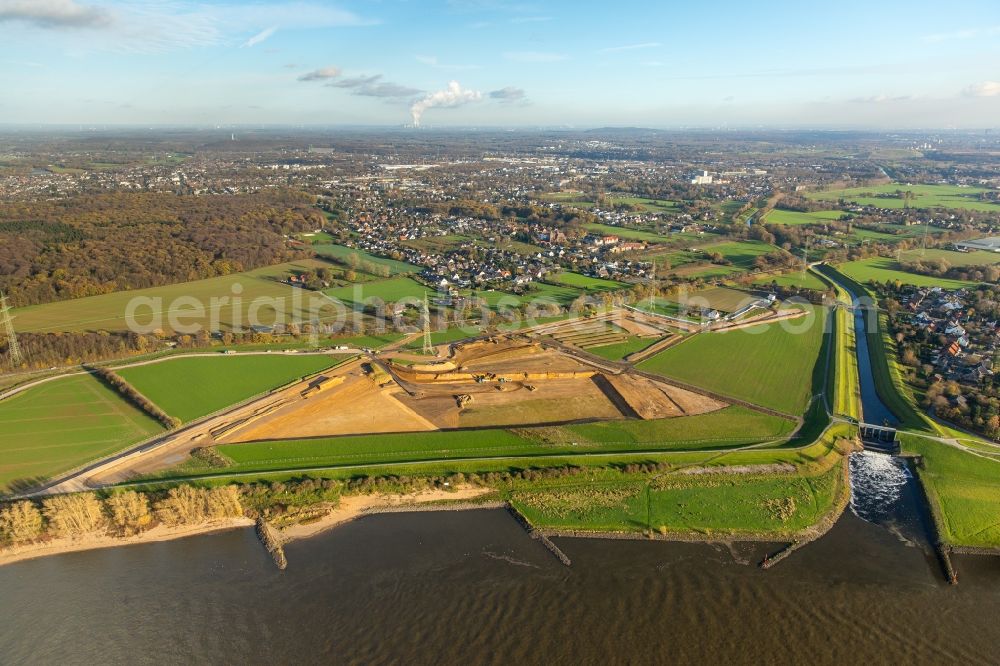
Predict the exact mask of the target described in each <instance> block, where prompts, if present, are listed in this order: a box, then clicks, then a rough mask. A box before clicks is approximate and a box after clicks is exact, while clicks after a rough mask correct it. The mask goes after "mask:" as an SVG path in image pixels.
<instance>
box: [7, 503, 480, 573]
mask: <svg viewBox="0 0 1000 666" xmlns="http://www.w3.org/2000/svg"><path fill="white" fill-rule="evenodd" d="M490 492H493V491H492V490H491V489H490V488H473V487H468V488H457V489H455V490H425V491H421V492H417V493H410V494H399V495H348V496H345V497H342V498H341V500H340V505H339V506H338V507H337V508H335V509H333V510H332V511H330V513H328V514H327V515H325V516H323V517H322V518H320V519H319V520H316V521H313V522H311V523H308V524H306V525H293V526H291V527H288V528H285V529H284V530H281V537H282V541H284V542H288V541H292V540H294V539H304V538H307V537H310V536H313V535H315V534H319V533H320V532H323V531H325V530H328V529H331V528H333V527H336V526H337V525H340V524H341V523H345V522H347V521H350V520H354V519H355V518H358V517H359V516H362V515H364V514H366V513H369V512H373V511H376V510H379V509H386V508H394V507H406V506H418V505H424V504H427V503H430V502H441V501H444V500H454V501H462V500H470V499H474V498H477V497H480V496H482V495H485V494H488V493H490ZM253 525H254V521H253V520H252V519H251V518H230V519H228V520H221V521H214V522H210V523H202V524H201V525H184V526H181V527H166V526H164V525H158V526H156V527H154V528H152V529H150V530H147V531H145V532H142V533H141V534H137V535H135V536H130V537H116V536H111V535H105V534H101V535H98V534H93V535H88V536H84V537H79V538H74V539H70V538H62V539H49V540H46V541H40V542H38V543H33V544H25V545H21V546H15V547H11V548H4V549H0V566H3V565H5V564H13V563H14V562H21V561H23V560H30V559H34V558H36V557H47V556H49V555H61V554H63V553H75V552H80V551H84V550H96V549H99V548H115V547H117V546H131V545H135V544H140V543H155V542H157V541H171V540H173V539H183V538H184V537H190V536H198V535H201V534H211V533H213V532H221V531H223V530H231V529H237V528H246V527H253Z"/></svg>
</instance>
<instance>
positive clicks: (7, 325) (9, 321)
mask: <svg viewBox="0 0 1000 666" xmlns="http://www.w3.org/2000/svg"><path fill="white" fill-rule="evenodd" d="M0 320H2V322H3V332H4V334H5V335H6V336H7V355H8V356H9V357H10V364H11V366H12V367H15V368H16V367H17V366H19V365H21V362H22V361H23V360H24V358H23V357H22V356H21V347H20V345H18V344H17V334H16V333H14V317H13V316H12V315H11V314H10V306H9V305H7V296H6V295H5V294H4V293H3V292H2V291H0Z"/></svg>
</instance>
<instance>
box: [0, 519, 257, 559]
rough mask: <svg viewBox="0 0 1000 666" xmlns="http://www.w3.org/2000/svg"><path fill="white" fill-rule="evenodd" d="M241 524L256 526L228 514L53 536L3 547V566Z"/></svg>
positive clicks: (1, 554) (176, 537)
mask: <svg viewBox="0 0 1000 666" xmlns="http://www.w3.org/2000/svg"><path fill="white" fill-rule="evenodd" d="M240 527H253V520H251V519H250V518H229V519H227V520H217V521H213V522H210V523H202V524H200V525H184V526H181V527H167V526H165V525H158V526H157V527H154V528H153V529H150V530H147V531H145V532H142V533H141V534H136V535H135V536H130V537H116V536H111V535H104V534H101V535H98V534H93V535H88V536H84V537H79V538H75V539H69V538H63V539H50V540H48V541H41V542H39V543H33V544H26V545H22V546H15V547H12V548H5V549H2V550H0V566H3V565H5V564H13V563H14V562H20V561H22V560H30V559H34V558H36V557H46V556H48V555H61V554H63V553H75V552H78V551H82V550H96V549H98V548H115V547H117V546H131V545H135V544H139V543H154V542H157V541H172V540H173V539H183V538H184V537H189V536H197V535H199V534H211V533H212V532H221V531H223V530H231V529H236V528H240Z"/></svg>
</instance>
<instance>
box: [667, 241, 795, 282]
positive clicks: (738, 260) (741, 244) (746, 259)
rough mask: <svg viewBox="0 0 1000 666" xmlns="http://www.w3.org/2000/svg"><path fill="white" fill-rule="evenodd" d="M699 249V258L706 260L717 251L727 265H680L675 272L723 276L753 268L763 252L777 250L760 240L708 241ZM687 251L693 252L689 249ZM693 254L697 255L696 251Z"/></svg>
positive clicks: (683, 274)
mask: <svg viewBox="0 0 1000 666" xmlns="http://www.w3.org/2000/svg"><path fill="white" fill-rule="evenodd" d="M697 249H698V250H700V251H701V253H703V254H701V255H700V258H701V259H702V260H707V258H708V256H709V255H712V254H715V253H716V252H718V253H719V254H721V255H722V257H723V258H724V259H725V260H727V261H729V262H730V263H729V264H727V265H714V264H704V265H700V266H696V265H686V266H681V267H680V268H679V269H678V270H676V271H675V272H676V273H677V274H678V275H680V276H683V277H699V278H704V279H711V278H719V277H725V276H727V275H730V274H732V273H737V272H742V271H747V270H750V269H752V268H753V263H754V260H755V259H756V258H757V257H759V256H761V255H764V254H768V253H770V252H775V251H777V248H775V247H774V246H773V245H768V244H767V243H762V242H760V241H753V240H750V241H724V242H721V243H710V244H708V245H702V246H700V247H698V248H697ZM689 252H693V250H692V251H689ZM695 256H699V255H698V254H697V253H696V254H695Z"/></svg>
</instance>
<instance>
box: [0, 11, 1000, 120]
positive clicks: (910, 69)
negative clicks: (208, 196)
mask: <svg viewBox="0 0 1000 666" xmlns="http://www.w3.org/2000/svg"><path fill="white" fill-rule="evenodd" d="M960 4H961V6H960V7H954V6H948V7H941V6H940V5H939V4H936V3H930V2H919V3H916V4H914V3H906V4H904V3H902V2H891V3H886V4H885V5H883V6H878V7H870V6H866V5H865V4H863V3H860V2H850V3H847V4H846V5H844V6H843V7H840V8H838V10H837V11H836V12H833V11H831V10H829V9H828V8H822V7H817V8H807V9H805V10H799V9H798V8H797V7H796V6H795V5H794V4H793V3H791V2H781V3H779V4H778V6H776V7H770V8H768V9H766V10H760V9H756V8H753V7H746V6H743V5H741V4H740V3H736V2H730V1H728V0H727V1H724V2H721V3H719V4H718V5H716V6H714V7H713V12H712V13H711V15H708V14H707V13H706V12H705V11H703V10H700V9H698V8H697V7H693V6H682V7H644V6H643V5H642V4H641V3H636V2H629V3H625V4H616V5H615V6H614V7H593V8H588V9H587V11H585V12H584V11H581V10H580V9H579V8H578V7H575V6H573V5H571V4H570V3H566V2H547V3H546V2H540V3H505V2H499V1H497V2H494V1H490V0H442V1H436V2H431V3H420V4H419V5H418V6H414V5H412V4H410V3H406V2H390V3H385V4H376V3H370V2H360V1H358V0H354V1H344V2H338V3H336V4H335V5H334V4H327V3H317V2H308V1H294V0H293V1H286V0H268V1H257V2H171V3H163V2H158V1H153V0H149V1H141V2H131V3H127V2H121V1H118V0H34V1H32V2H25V1H24V0H0V38H2V39H3V40H4V43H5V44H6V45H7V48H6V49H5V54H4V56H3V63H4V66H3V67H2V68H0V81H3V83H4V84H5V86H6V87H7V88H8V89H9V90H13V91H17V93H18V94H16V95H11V96H8V97H7V98H5V99H3V100H0V124H2V125H3V126H10V125H33V126H51V125H72V126H77V125H107V126H119V125H122V126H124V125H128V126H137V125H138V126H163V125H168V126H199V127H205V126H216V125H219V126H226V127H231V126H272V127H289V126H322V127H361V126H363V127H402V126H405V125H415V124H420V125H423V126H426V127H429V126H433V127H435V128H515V129H518V128H544V129H553V128H567V129H576V130H580V129H599V128H606V127H613V128H642V129H646V128H648V129H665V130H671V129H685V130H697V129H712V130H719V129H744V130H745V129H752V128H760V129H775V128H788V129H804V128H824V129H825V128H829V129H850V130H859V129H864V130H872V131H885V130H900V131H902V130H914V131H916V130H930V129H933V130H941V129H962V130H976V129H986V128H989V127H991V126H995V123H996V120H995V118H997V117H1000V113H998V112H1000V81H998V79H1000V73H998V72H997V71H996V70H995V67H994V66H993V63H995V62H997V56H998V55H1000V45H998V39H1000V7H997V6H996V5H995V4H993V3H989V2H983V1H979V0H972V1H967V2H963V3H960Z"/></svg>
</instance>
